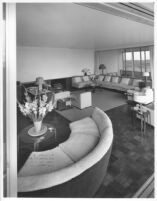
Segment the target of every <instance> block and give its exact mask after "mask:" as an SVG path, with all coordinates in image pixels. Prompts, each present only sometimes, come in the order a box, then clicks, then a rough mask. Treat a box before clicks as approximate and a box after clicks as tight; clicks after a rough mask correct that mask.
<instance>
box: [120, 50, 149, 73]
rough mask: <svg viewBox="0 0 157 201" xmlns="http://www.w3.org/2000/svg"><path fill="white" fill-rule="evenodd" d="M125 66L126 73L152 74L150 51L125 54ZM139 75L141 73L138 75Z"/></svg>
mask: <svg viewBox="0 0 157 201" xmlns="http://www.w3.org/2000/svg"><path fill="white" fill-rule="evenodd" d="M123 64H124V67H125V70H126V71H133V72H134V74H136V72H140V73H141V74H142V72H145V71H146V72H150V51H149V50H147V51H137V50H136V51H130V52H124V53H123ZM138 74H139V73H138Z"/></svg>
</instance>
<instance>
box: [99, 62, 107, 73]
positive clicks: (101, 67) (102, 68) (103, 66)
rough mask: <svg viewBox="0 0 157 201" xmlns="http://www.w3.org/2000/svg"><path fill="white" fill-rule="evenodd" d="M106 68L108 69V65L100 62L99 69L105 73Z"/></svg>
mask: <svg viewBox="0 0 157 201" xmlns="http://www.w3.org/2000/svg"><path fill="white" fill-rule="evenodd" d="M105 69H106V66H105V65H104V64H100V66H99V70H102V74H104V70H105Z"/></svg>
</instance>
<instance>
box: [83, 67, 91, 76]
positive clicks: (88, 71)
mask: <svg viewBox="0 0 157 201" xmlns="http://www.w3.org/2000/svg"><path fill="white" fill-rule="evenodd" d="M82 72H83V74H84V76H86V75H88V74H90V69H88V68H83V69H82Z"/></svg>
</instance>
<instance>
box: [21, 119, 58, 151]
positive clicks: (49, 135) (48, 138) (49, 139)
mask: <svg viewBox="0 0 157 201" xmlns="http://www.w3.org/2000/svg"><path fill="white" fill-rule="evenodd" d="M43 126H44V127H46V128H47V129H46V130H45V132H44V133H43V134H41V135H37V136H35V135H34V136H31V135H30V134H29V131H30V129H31V128H32V127H33V125H29V126H27V127H25V128H24V129H23V130H22V131H21V132H20V134H19V136H18V140H19V145H20V148H21V147H27V148H28V149H30V150H32V151H40V150H42V149H44V150H45V149H48V148H49V146H48V145H49V144H50V143H51V144H53V145H54V144H55V143H56V128H54V127H53V126H52V125H51V124H48V123H44V124H43ZM40 143H41V147H40V146H39V145H40ZM44 144H45V148H43V147H44ZM46 147H47V148H46Z"/></svg>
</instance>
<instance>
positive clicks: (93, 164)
mask: <svg viewBox="0 0 157 201" xmlns="http://www.w3.org/2000/svg"><path fill="white" fill-rule="evenodd" d="M92 118H93V120H94V121H95V122H96V124H97V126H98V128H99V131H100V134H101V136H100V140H99V142H98V144H97V145H96V147H95V148H94V149H93V150H92V151H91V152H90V153H89V154H87V155H86V156H85V157H83V158H82V159H81V160H79V161H77V162H76V163H74V164H72V165H69V166H67V167H65V168H63V169H60V170H58V171H55V172H51V173H48V174H43V175H34V176H27V177H19V178H18V191H19V192H21V193H19V196H27V197H29V196H30V197H32V196H33V197H38V196H40V197H92V196H93V195H94V194H95V192H96V191H97V190H98V188H99V186H100V184H101V183H102V180H103V178H104V176H105V174H106V170H107V166H108V162H109V158H110V154H111V148H112V142H113V129H112V123H111V121H110V119H109V118H108V116H107V115H106V114H105V113H104V112H103V111H102V110H100V109H99V108H95V109H94V112H93V115H92Z"/></svg>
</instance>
